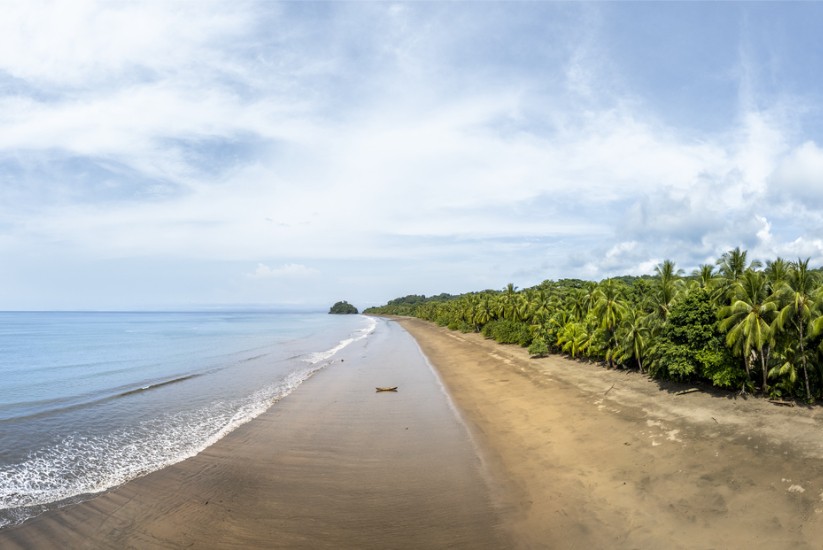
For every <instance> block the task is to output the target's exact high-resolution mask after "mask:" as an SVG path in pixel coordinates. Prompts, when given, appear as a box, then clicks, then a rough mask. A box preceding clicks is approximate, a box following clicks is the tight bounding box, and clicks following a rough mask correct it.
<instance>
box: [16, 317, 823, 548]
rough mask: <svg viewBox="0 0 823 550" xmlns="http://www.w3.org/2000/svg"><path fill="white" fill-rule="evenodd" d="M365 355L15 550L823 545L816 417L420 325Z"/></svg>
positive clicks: (24, 529)
mask: <svg viewBox="0 0 823 550" xmlns="http://www.w3.org/2000/svg"><path fill="white" fill-rule="evenodd" d="M401 326H402V327H403V328H401ZM403 329H405V330H403ZM406 331H408V333H407V332H406ZM409 334H411V335H412V336H413V337H414V339H412V338H411V337H410V336H409ZM415 340H416V341H415ZM363 342H364V343H363V345H362V346H350V347H349V348H346V349H345V350H343V351H342V352H341V353H340V354H339V356H336V357H335V358H334V359H335V361H334V363H333V364H331V365H329V367H328V368H326V369H324V370H322V371H321V372H319V373H318V374H317V375H315V376H314V377H313V378H311V379H310V380H308V381H307V382H306V383H304V384H303V385H302V386H300V387H299V388H298V389H297V390H296V391H295V392H294V393H292V394H291V395H289V396H288V397H286V398H285V399H283V400H282V401H280V402H278V403H276V404H275V405H274V406H273V407H272V408H271V409H270V410H269V411H268V412H267V413H265V414H263V415H261V416H260V417H258V418H257V419H255V420H253V421H251V422H250V423H248V424H246V425H244V426H242V427H240V428H239V429H237V430H236V431H234V432H232V433H231V434H230V435H229V436H227V437H226V438H224V439H223V440H221V441H220V442H218V443H217V444H215V445H214V446H212V447H210V448H209V449H207V450H206V451H205V452H203V453H201V454H199V455H197V456H196V457H194V458H191V459H189V460H186V461H184V462H181V463H178V464H176V465H174V466H171V467H169V468H166V469H164V470H161V471H158V472H155V473H153V474H149V475H147V476H145V477H142V478H139V479H137V480H134V481H132V482H130V483H127V484H125V485H123V486H121V487H119V488H117V489H114V490H111V491H108V492H106V493H104V494H101V495H98V496H95V497H93V498H91V499H90V500H87V501H85V502H83V503H80V504H75V505H71V506H67V507H65V508H62V509H60V510H55V511H51V512H48V513H46V514H43V515H41V516H39V517H37V518H35V519H33V520H31V521H29V522H27V523H25V524H23V525H20V526H16V527H13V528H9V529H5V530H3V531H0V547H2V548H184V547H186V548H770V549H774V548H818V547H819V546H820V545H819V540H821V536H823V437H821V427H822V425H823V414H822V413H821V412H820V409H819V408H817V407H815V408H804V407H795V408H781V407H776V406H774V405H771V404H769V403H767V402H765V401H763V400H758V399H748V400H744V399H734V398H733V396H731V395H728V394H721V393H714V392H705V391H698V392H693V393H688V394H683V395H678V393H677V392H678V391H680V390H682V389H684V388H683V387H661V386H660V385H658V384H657V383H655V382H653V381H650V380H648V379H646V378H645V377H643V376H641V375H638V374H637V373H626V372H622V371H616V370H607V369H603V368H601V367H598V366H595V365H588V364H583V363H579V362H576V361H571V360H568V359H564V358H561V357H549V358H544V359H539V360H535V359H529V358H528V356H527V353H526V351H525V350H523V349H521V348H518V347H512V346H500V345H498V344H496V343H494V342H492V341H488V340H485V339H484V338H483V337H482V336H480V335H476V334H460V333H456V332H452V331H448V330H446V329H443V328H440V327H436V326H434V325H432V324H430V323H426V322H423V321H419V320H415V319H400V320H390V321H381V323H380V326H379V327H378V330H377V331H376V332H375V334H374V335H373V336H372V337H370V338H369V339H367V340H364V341H363ZM418 345H419V347H418ZM420 350H422V351H423V353H425V357H424V356H423V355H422V354H421V352H420ZM426 357H428V359H429V360H430V362H431V364H432V365H434V367H435V369H436V373H435V371H434V370H432V368H430V366H429V363H428V362H427V361H426ZM441 382H442V384H441ZM383 385H391V386H394V385H397V386H399V391H398V392H397V393H385V394H384V393H376V392H375V391H374V387H375V386H383ZM443 385H445V387H446V388H447V389H448V393H446V392H445V391H444V388H443Z"/></svg>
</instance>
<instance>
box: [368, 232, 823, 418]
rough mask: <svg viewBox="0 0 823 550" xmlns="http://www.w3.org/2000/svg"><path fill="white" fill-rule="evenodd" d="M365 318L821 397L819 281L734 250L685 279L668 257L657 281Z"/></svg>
mask: <svg viewBox="0 0 823 550" xmlns="http://www.w3.org/2000/svg"><path fill="white" fill-rule="evenodd" d="M364 313H371V314H391V315H408V316H414V317H419V318H422V319H426V320H429V321H433V322H435V323H437V324H439V325H441V326H447V327H449V328H450V329H453V330H460V331H463V332H482V333H483V334H484V335H485V336H486V337H487V338H493V339H494V340H496V341H498V342H500V343H505V344H518V345H520V346H524V347H528V349H529V353H530V354H531V355H532V356H544V355H547V354H549V353H559V354H566V355H568V356H570V357H572V358H579V359H584V360H592V361H598V362H602V363H603V364H604V365H607V366H609V367H611V368H614V367H619V368H630V369H637V370H639V371H640V372H641V373H647V374H648V375H649V376H652V377H654V378H660V379H669V380H678V381H698V380H702V381H706V382H708V383H710V384H712V385H714V386H717V387H720V388H727V389H733V390H737V391H740V392H741V393H752V392H760V393H762V394H763V395H767V396H769V397H771V398H783V399H786V398H799V399H803V400H805V401H808V402H813V401H814V400H815V399H819V398H823V277H821V271H820V270H819V269H811V268H809V260H808V259H806V260H801V259H798V260H797V261H793V262H790V261H786V260H784V259H782V258H777V259H775V260H773V261H767V262H766V263H765V265H763V264H762V263H761V262H759V261H756V260H755V261H752V262H748V261H747V252H746V251H745V250H743V251H741V250H740V248H736V249H734V250H731V251H729V252H727V253H725V254H723V256H722V257H721V258H720V259H719V260H717V262H716V264H714V265H713V264H705V265H702V266H700V267H699V268H698V269H696V270H695V271H694V272H692V273H691V275H689V276H684V273H683V271H682V270H679V269H677V268H676V266H675V264H674V262H672V261H669V260H666V261H664V262H663V263H661V264H660V265H658V266H657V267H656V268H655V274H654V275H653V276H643V277H628V276H627V277H616V278H610V279H605V280H603V281H600V282H599V283H594V282H589V281H582V280H578V279H562V280H559V281H551V280H549V281H544V282H543V283H541V284H539V285H537V286H535V287H532V288H527V289H523V290H518V289H517V288H516V287H514V286H513V285H512V284H509V285H508V286H507V287H506V288H505V289H504V290H502V291H495V290H486V291H482V292H472V293H469V294H463V295H460V296H451V295H448V294H441V295H439V296H435V297H431V298H426V297H425V296H417V295H411V296H406V297H404V298H398V299H396V300H392V301H390V302H389V303H388V304H387V305H385V306H381V307H377V308H369V309H367V310H366V311H365V312H364Z"/></svg>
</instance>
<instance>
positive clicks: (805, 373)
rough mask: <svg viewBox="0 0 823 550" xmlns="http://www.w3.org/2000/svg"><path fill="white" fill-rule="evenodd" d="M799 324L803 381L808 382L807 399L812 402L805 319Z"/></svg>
mask: <svg viewBox="0 0 823 550" xmlns="http://www.w3.org/2000/svg"><path fill="white" fill-rule="evenodd" d="M797 326H798V330H799V332H800V363H801V365H803V381H804V382H806V400H807V401H809V402H811V400H812V392H811V390H810V389H809V371H808V369H806V349H805V347H804V346H803V321H802V320H800V322H799V323H798V325H797Z"/></svg>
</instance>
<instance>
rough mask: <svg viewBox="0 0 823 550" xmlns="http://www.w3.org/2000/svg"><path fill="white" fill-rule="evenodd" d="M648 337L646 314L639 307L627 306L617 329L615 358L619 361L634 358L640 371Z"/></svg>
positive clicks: (641, 370)
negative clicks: (617, 348) (617, 349)
mask: <svg viewBox="0 0 823 550" xmlns="http://www.w3.org/2000/svg"><path fill="white" fill-rule="evenodd" d="M648 337H649V327H648V325H647V324H646V314H645V313H644V312H643V310H641V309H639V308H633V307H627V308H626V311H625V314H624V315H623V319H622V320H621V322H620V327H619V328H618V329H617V341H618V345H619V351H618V354H617V359H618V360H619V361H625V360H628V359H634V360H635V361H637V367H638V368H639V369H640V372H641V373H642V372H643V361H644V360H645V352H646V342H647V341H648Z"/></svg>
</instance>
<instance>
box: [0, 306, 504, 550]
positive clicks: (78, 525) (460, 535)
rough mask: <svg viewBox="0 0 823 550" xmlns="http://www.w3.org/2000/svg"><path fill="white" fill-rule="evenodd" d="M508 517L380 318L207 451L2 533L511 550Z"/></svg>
mask: <svg viewBox="0 0 823 550" xmlns="http://www.w3.org/2000/svg"><path fill="white" fill-rule="evenodd" d="M376 386H399V391H398V392H396V393H394V392H386V393H377V392H375V387H376ZM498 518H499V514H498V512H497V509H496V508H495V506H494V503H493V498H492V496H491V494H490V490H489V484H488V483H487V480H486V478H485V474H484V466H483V463H482V462H481V460H480V458H479V455H478V453H477V452H476V448H475V446H474V443H473V441H472V439H471V438H470V436H469V432H468V430H467V429H466V426H465V424H463V423H462V422H461V421H460V420H459V418H458V415H457V414H456V412H455V410H454V409H453V406H452V404H451V402H450V401H449V399H448V397H447V395H446V393H445V392H444V390H443V388H442V385H441V384H440V382H439V380H438V378H437V376H436V374H435V373H434V371H433V370H432V369H431V368H430V366H429V365H428V363H427V362H426V360H425V358H424V357H423V356H422V355H421V353H420V350H419V348H418V347H417V344H416V343H415V341H414V340H413V339H412V338H411V337H410V336H409V335H408V333H406V332H405V331H403V330H402V329H401V328H400V327H399V326H398V325H397V324H396V323H394V322H386V321H380V322H379V325H378V328H377V330H376V331H375V333H374V334H373V335H372V336H370V337H369V338H367V339H365V340H363V341H360V342H355V343H354V344H352V345H350V346H349V347H347V348H345V349H344V350H342V351H341V352H340V353H338V354H337V355H336V356H335V357H334V362H333V363H332V364H331V365H329V366H328V367H327V368H325V369H323V370H322V371H320V372H319V373H317V374H316V375H315V376H314V377H312V378H311V379H309V380H308V381H306V382H305V383H304V384H302V385H301V386H300V387H299V388H297V389H296V390H295V391H294V392H293V393H292V394H291V395H289V396H287V397H286V398H284V399H283V400H281V401H280V402H278V403H276V404H275V405H274V406H273V407H272V408H271V409H270V410H269V411H268V412H266V413H264V414H263V415H261V416H259V417H258V418H256V419H254V420H253V421H251V422H249V423H247V424H245V425H243V426H241V427H240V428H238V429H237V430H235V431H234V432H232V433H231V434H229V435H228V436H226V437H225V438H224V439H222V440H221V441H219V442H218V443H217V444H215V445H213V446H212V447H210V448H208V449H207V450H206V451H204V452H203V453H201V454H199V455H197V456H196V457H193V458H191V459H189V460H186V461H183V462H180V463H178V464H176V465H173V466H170V467H168V468H165V469H163V470H161V471H158V472H155V473H152V474H149V475H147V476H145V477H142V478H139V479H137V480H134V481H132V482H130V483H127V484H125V485H123V486H121V487H119V488H116V489H114V490H111V491H108V492H106V493H104V494H101V495H98V496H96V497H94V498H92V499H91V500H88V501H86V502H82V503H80V504H75V505H71V506H68V507H65V508H62V509H59V510H55V511H51V512H47V513H45V514H43V515H41V516H39V517H37V518H35V519H33V520H30V521H29V522H27V523H25V524H22V525H19V526H16V527H12V528H8V529H5V530H3V531H0V548H4V549H8V548H38V549H40V548H307V549H308V548H312V549H315V548H410V549H411V548H415V549H419V548H444V547H451V548H504V547H506V546H508V545H509V544H508V542H507V541H506V540H505V534H504V533H503V532H502V531H501V530H500V529H499V527H498V526H499V523H500V521H499V519H498Z"/></svg>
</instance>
